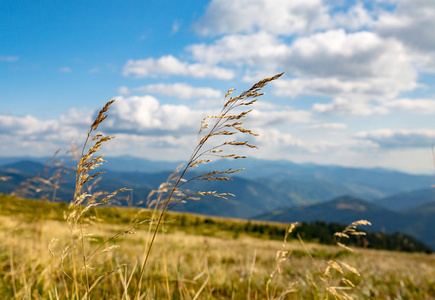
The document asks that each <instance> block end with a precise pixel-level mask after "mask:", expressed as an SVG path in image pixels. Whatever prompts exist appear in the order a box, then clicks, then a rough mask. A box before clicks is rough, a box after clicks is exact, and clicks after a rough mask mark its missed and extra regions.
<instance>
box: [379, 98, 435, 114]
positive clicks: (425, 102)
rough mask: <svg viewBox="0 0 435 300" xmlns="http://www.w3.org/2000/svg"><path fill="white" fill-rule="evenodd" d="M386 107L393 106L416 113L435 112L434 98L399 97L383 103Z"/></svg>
mask: <svg viewBox="0 0 435 300" xmlns="http://www.w3.org/2000/svg"><path fill="white" fill-rule="evenodd" d="M385 106H386V107H388V108H395V109H399V110H402V111H406V112H413V113H418V114H435V100H433V99H408V98H401V99H397V100H392V101H388V102H387V103H385Z"/></svg>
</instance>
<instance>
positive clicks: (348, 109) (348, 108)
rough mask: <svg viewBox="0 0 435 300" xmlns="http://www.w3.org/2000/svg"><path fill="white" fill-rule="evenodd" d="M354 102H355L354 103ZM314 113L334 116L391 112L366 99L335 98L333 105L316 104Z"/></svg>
mask: <svg viewBox="0 0 435 300" xmlns="http://www.w3.org/2000/svg"><path fill="white" fill-rule="evenodd" d="M352 100H353V101H352ZM312 109H313V111H315V112H318V113H323V114H333V115H359V116H369V115H373V114H387V113H388V112H389V110H388V109H387V108H385V107H384V106H382V105H376V104H372V103H370V102H367V101H365V99H363V100H361V99H345V98H335V99H334V100H333V101H332V102H331V103H325V104H323V103H315V104H314V105H313V108H312Z"/></svg>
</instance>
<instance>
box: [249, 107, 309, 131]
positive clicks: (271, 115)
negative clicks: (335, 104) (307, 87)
mask: <svg viewBox="0 0 435 300" xmlns="http://www.w3.org/2000/svg"><path fill="white" fill-rule="evenodd" d="M308 122H311V113H310V112H309V111H305V110H294V109H291V108H285V107H283V108H281V109H279V110H259V109H254V110H253V111H252V112H251V113H250V114H249V119H248V120H247V123H248V124H249V126H253V127H266V126H271V127H275V126H277V125H280V124H292V123H308ZM251 124H252V125H251Z"/></svg>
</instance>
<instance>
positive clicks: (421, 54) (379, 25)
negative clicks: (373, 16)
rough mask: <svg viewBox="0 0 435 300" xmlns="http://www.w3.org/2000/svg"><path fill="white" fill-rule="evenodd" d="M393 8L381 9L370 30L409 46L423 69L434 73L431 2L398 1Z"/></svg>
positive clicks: (433, 6)
mask: <svg viewBox="0 0 435 300" xmlns="http://www.w3.org/2000/svg"><path fill="white" fill-rule="evenodd" d="M397 2H398V3H397V8H396V9H395V10H394V11H383V12H382V13H381V14H380V15H379V17H378V21H377V22H376V23H375V25H374V30H375V31H376V32H378V33H379V34H381V35H382V36H385V37H392V38H395V39H397V40H400V41H401V42H403V43H404V44H405V45H406V46H407V47H409V48H411V49H413V50H414V51H415V52H416V54H417V56H418V58H419V59H420V60H421V62H422V64H423V65H422V66H423V68H424V69H426V70H428V71H431V72H435V35H434V34H433V28H434V27H435V2H434V1H432V0H400V1H397Z"/></svg>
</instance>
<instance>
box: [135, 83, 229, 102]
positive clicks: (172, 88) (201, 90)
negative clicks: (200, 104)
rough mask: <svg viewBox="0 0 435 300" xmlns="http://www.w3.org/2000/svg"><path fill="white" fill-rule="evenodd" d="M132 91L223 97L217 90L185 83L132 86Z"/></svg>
mask: <svg viewBox="0 0 435 300" xmlns="http://www.w3.org/2000/svg"><path fill="white" fill-rule="evenodd" d="M132 91H135V92H145V93H154V94H159V95H165V96H172V97H177V98H180V99H191V98H201V97H203V98H222V97H223V94H222V92H221V91H219V90H215V89H212V88H209V87H193V86H191V85H189V84H186V83H171V84H165V83H158V84H149V85H145V86H140V87H137V88H134V89H133V90H132Z"/></svg>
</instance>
